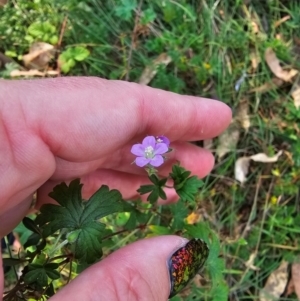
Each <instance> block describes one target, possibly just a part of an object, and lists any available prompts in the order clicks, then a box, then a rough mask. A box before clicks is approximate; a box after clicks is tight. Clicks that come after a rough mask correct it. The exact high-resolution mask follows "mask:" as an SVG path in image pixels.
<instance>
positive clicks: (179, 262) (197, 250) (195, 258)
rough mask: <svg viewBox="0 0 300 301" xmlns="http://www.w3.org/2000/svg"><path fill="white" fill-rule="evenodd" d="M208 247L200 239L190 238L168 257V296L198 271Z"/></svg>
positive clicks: (173, 294)
mask: <svg viewBox="0 0 300 301" xmlns="http://www.w3.org/2000/svg"><path fill="white" fill-rule="evenodd" d="M208 253H209V250H208V247H207V245H206V243H205V242H204V241H203V240H201V239H192V240H190V241H189V242H188V243H187V244H186V245H184V246H183V247H181V248H180V249H178V250H177V251H176V252H175V253H174V254H173V255H172V256H171V258H170V259H169V261H168V268H169V273H170V281H171V291H170V296H169V298H171V297H173V296H175V295H176V294H177V293H178V292H180V291H181V290H182V289H183V288H184V287H185V286H186V285H187V284H188V283H189V282H190V280H192V279H193V278H194V277H195V276H196V274H197V273H198V272H199V270H200V269H201V267H202V266H203V264H204V262H205V261H206V259H207V257H208Z"/></svg>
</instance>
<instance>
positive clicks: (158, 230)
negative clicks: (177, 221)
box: [148, 225, 172, 235]
mask: <svg viewBox="0 0 300 301" xmlns="http://www.w3.org/2000/svg"><path fill="white" fill-rule="evenodd" d="M148 228H149V230H150V231H151V232H152V233H154V234H157V235H168V234H172V231H171V230H170V229H169V228H167V227H164V226H158V225H150V226H148Z"/></svg>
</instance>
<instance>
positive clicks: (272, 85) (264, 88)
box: [249, 77, 284, 93]
mask: <svg viewBox="0 0 300 301" xmlns="http://www.w3.org/2000/svg"><path fill="white" fill-rule="evenodd" d="M283 83H284V81H283V80H282V79H280V78H277V77H274V78H272V80H271V81H270V82H267V83H264V84H263V85H261V86H259V87H256V88H253V89H251V90H249V93H253V92H257V93H265V92H268V91H270V90H273V89H276V88H278V87H280V86H282V85H283Z"/></svg>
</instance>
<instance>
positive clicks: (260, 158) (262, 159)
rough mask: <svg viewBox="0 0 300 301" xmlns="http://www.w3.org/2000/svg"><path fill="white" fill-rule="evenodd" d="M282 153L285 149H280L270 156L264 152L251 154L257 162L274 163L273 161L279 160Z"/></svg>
mask: <svg viewBox="0 0 300 301" xmlns="http://www.w3.org/2000/svg"><path fill="white" fill-rule="evenodd" d="M282 153H283V151H282V150H280V151H279V152H278V153H277V154H276V155H274V156H272V157H268V156H267V155H266V154H264V153H259V154H256V155H253V156H251V157H250V159H251V160H253V161H255V162H262V163H273V162H277V161H278V158H279V157H280V156H281V155H282Z"/></svg>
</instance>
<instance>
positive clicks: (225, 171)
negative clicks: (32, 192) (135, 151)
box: [0, 0, 300, 300]
mask: <svg viewBox="0 0 300 301" xmlns="http://www.w3.org/2000/svg"><path fill="white" fill-rule="evenodd" d="M36 42H39V43H40V44H38V45H36ZM41 42H42V43H41ZM44 43H47V44H44ZM270 49H271V50H272V51H273V52H272V51H271V50H270ZM0 52H1V53H0V67H1V68H2V69H1V77H3V78H15V77H18V78H24V77H25V78H27V77H30V76H32V75H34V76H43V77H48V76H71V75H76V76H78V75H86V76H100V77H105V78H109V79H121V80H128V81H134V82H140V83H145V84H149V85H150V86H152V87H157V88H162V89H166V90H169V91H174V92H177V93H182V94H191V95H198V96H199V95H201V96H204V97H210V98H215V99H220V100H222V101H224V102H225V103H227V104H228V105H229V106H231V107H232V109H233V112H234V119H233V122H232V124H231V126H230V128H229V129H228V131H227V132H226V133H225V134H224V135H223V137H219V138H218V139H214V140H213V141H204V142H203V141H199V142H198V144H199V145H200V146H204V147H207V148H210V149H211V150H212V151H213V152H215V154H216V157H217V163H216V166H215V168H214V170H213V171H212V173H211V174H210V175H209V176H207V177H206V178H205V179H204V185H203V186H202V188H201V190H200V192H199V197H198V204H197V206H196V208H195V207H193V208H185V210H182V208H181V209H180V208H177V209H178V210H179V209H180V212H183V213H182V216H181V217H180V218H181V220H182V223H184V224H186V225H191V224H194V225H196V226H197V224H198V223H201V222H205V223H206V224H208V225H209V227H210V228H212V229H214V231H215V232H216V233H217V234H218V237H219V239H220V241H221V256H222V257H223V258H224V259H225V262H226V268H225V270H224V277H225V279H226V282H227V285H228V287H229V290H228V299H229V300H253V299H257V297H258V296H260V300H269V299H262V296H261V292H262V288H264V287H265V289H266V290H267V291H268V292H269V293H270V290H268V289H267V283H268V282H267V279H268V277H269V275H270V274H271V275H276V269H277V268H278V266H282V264H283V263H286V262H287V263H288V265H287V266H286V269H285V273H284V275H285V278H286V283H285V285H284V289H283V290H282V291H281V292H279V293H278V294H277V295H278V296H277V297H276V298H277V300H279V299H280V300H295V298H296V293H295V292H294V290H295V289H294V290H293V289H291V288H290V286H288V283H290V284H291V283H293V282H294V286H296V280H294V279H293V277H295V276H293V275H294V274H293V273H292V272H290V269H289V268H291V269H292V271H293V267H295V265H296V263H297V260H299V250H300V241H299V237H300V236H299V235H300V215H299V210H300V204H299V183H300V169H299V167H300V135H299V131H300V128H299V124H300V110H299V106H300V100H299V98H300V90H299V86H300V84H299V75H298V71H299V70H300V61H299V56H300V3H299V1H297V0H294V1H293V0H287V1H284V0H281V1H279V0H266V1H259V0H245V1H242V0H224V1H218V0H164V1H162V0H151V1H150V0H144V1H142V0H141V1H137V0H106V1H101V0H85V1H76V0H66V1H63V0H56V1H53V0H32V1H28V0H14V1H9V2H8V3H7V4H6V5H4V6H3V7H0ZM30 55H31V56H30ZM277 59H278V60H279V61H280V63H281V66H282V67H283V69H277V71H276V70H275V69H276V66H277V65H276V62H277ZM275 65H276V66H275ZM149 66H152V68H151V67H149ZM153 66H155V68H153ZM279 67H280V66H279ZM280 68H281V67H280ZM279 151H281V152H280V153H279V154H278V152H279ZM258 153H264V154H265V155H266V157H267V158H269V159H266V158H263V159H261V158H260V160H256V159H254V158H255V157H253V155H256V154H258ZM251 156H252V157H251ZM274 156H275V157H274ZM240 158H243V159H242V160H238V159H240ZM245 158H246V159H245ZM249 158H250V159H249ZM270 158H273V159H270ZM241 162H242V163H241ZM241 164H242V165H241ZM248 165H249V166H248ZM246 169H248V173H246V172H245V170H246ZM241 174H242V178H241ZM243 176H245V177H246V178H244V177H243ZM174 212H176V210H175V209H174ZM119 218H120V223H119V224H113V223H112V224H111V227H112V228H114V229H120V227H122V226H123V225H124V223H123V222H122V218H123V219H124V220H125V223H126V222H127V220H126V216H125V217H124V216H123V215H120V216H119ZM151 226H152V228H151V227H150V226H149V227H148V232H147V233H146V235H157V234H164V233H167V232H164V231H166V228H163V227H162V228H160V227H157V226H161V224H160V223H159V222H158V221H157V223H156V224H155V223H153V224H152V225H151ZM154 226H156V227H154ZM181 227H182V228H183V227H184V226H181ZM17 231H18V232H19V233H21V235H23V239H24V242H25V241H26V239H25V238H24V237H25V236H26V235H27V234H26V233H27V232H26V231H27V230H25V228H24V227H23V228H22V225H20V226H19V228H18V229H17ZM24 235H25V236H24ZM27 237H28V236H27ZM138 237H140V234H139V233H138V231H136V230H134V231H133V232H132V233H130V234H128V233H125V234H124V236H123V240H121V242H122V243H123V244H125V243H127V242H129V241H132V240H134V239H136V238H138ZM21 238H22V236H21ZM120 246H121V244H119V245H118V247H120ZM8 278H9V277H8ZM198 280H199V279H198ZM62 282H63V281H62ZM200 282H201V285H202V286H203V285H204V286H205V281H204V280H203V279H202V281H200ZM298 282H299V283H300V280H299V281H298ZM288 287H289V288H288ZM296 291H297V289H296ZM271 293H272V294H273V293H274V290H271ZM223 294H224V292H223ZM199 296H201V297H199ZM209 298H210V296H209V295H205V294H203V290H201V286H200V288H199V281H198V282H195V283H193V285H192V289H191V288H189V290H187V291H185V292H183V293H182V294H181V295H180V296H178V297H175V298H174V300H181V299H182V300H200V299H201V300H202V299H203V300H206V299H207V300H209ZM226 298H227V297H226ZM276 298H275V299H276ZM298 298H300V296H299V295H298ZM216 300H218V299H216ZM220 300H221V299H220Z"/></svg>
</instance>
